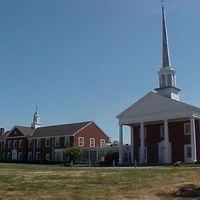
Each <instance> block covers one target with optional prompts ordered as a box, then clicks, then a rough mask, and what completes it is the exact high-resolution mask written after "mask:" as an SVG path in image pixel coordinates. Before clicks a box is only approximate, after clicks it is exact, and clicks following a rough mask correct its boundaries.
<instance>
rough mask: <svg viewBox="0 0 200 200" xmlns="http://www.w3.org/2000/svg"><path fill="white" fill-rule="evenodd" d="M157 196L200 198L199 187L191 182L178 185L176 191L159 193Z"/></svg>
mask: <svg viewBox="0 0 200 200" xmlns="http://www.w3.org/2000/svg"><path fill="white" fill-rule="evenodd" d="M158 196H165V197H172V198H195V199H200V187H197V186H195V185H193V184H188V185H184V186H182V187H180V188H179V189H178V190H177V191H175V192H172V193H160V194H158Z"/></svg>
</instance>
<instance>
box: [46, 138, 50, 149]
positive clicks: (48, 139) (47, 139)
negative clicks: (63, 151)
mask: <svg viewBox="0 0 200 200" xmlns="http://www.w3.org/2000/svg"><path fill="white" fill-rule="evenodd" d="M47 141H49V143H48V145H47ZM45 147H46V148H48V147H50V138H45Z"/></svg>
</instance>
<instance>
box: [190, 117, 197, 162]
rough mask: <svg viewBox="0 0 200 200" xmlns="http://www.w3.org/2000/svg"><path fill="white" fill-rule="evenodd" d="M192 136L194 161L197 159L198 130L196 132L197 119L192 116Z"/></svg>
mask: <svg viewBox="0 0 200 200" xmlns="http://www.w3.org/2000/svg"><path fill="white" fill-rule="evenodd" d="M190 129H191V130H190V132H191V133H190V138H191V148H192V162H195V161H197V151H196V132H195V119H194V117H191V118H190Z"/></svg>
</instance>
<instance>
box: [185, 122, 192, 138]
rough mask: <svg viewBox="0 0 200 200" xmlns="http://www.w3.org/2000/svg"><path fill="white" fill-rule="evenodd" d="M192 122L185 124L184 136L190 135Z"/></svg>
mask: <svg viewBox="0 0 200 200" xmlns="http://www.w3.org/2000/svg"><path fill="white" fill-rule="evenodd" d="M190 130H191V129H190V122H187V123H184V135H190Z"/></svg>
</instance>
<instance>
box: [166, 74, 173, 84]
mask: <svg viewBox="0 0 200 200" xmlns="http://www.w3.org/2000/svg"><path fill="white" fill-rule="evenodd" d="M167 85H168V86H172V76H171V74H167Z"/></svg>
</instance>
